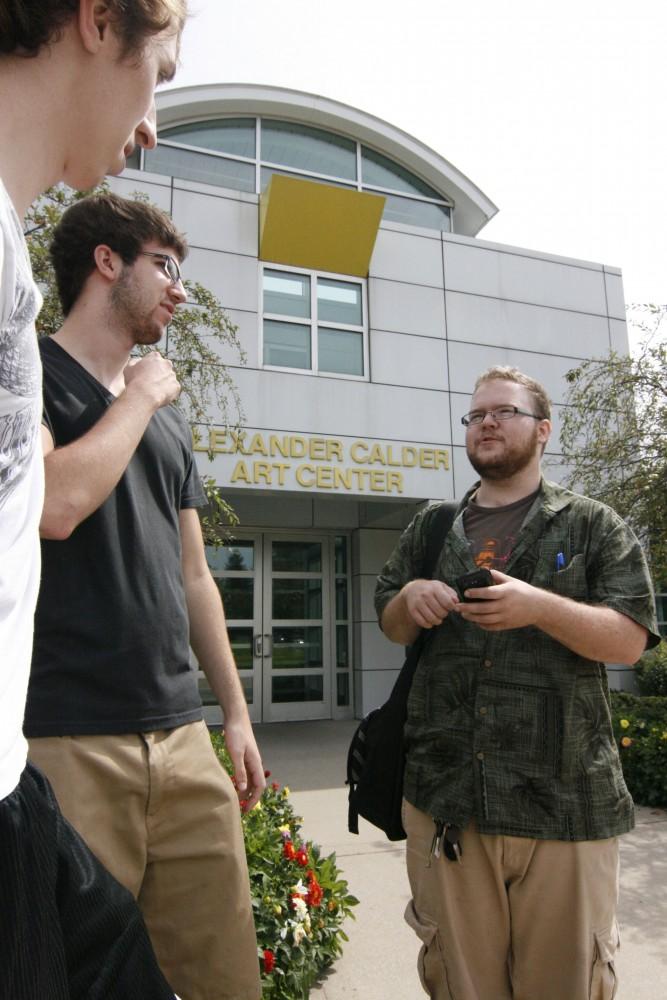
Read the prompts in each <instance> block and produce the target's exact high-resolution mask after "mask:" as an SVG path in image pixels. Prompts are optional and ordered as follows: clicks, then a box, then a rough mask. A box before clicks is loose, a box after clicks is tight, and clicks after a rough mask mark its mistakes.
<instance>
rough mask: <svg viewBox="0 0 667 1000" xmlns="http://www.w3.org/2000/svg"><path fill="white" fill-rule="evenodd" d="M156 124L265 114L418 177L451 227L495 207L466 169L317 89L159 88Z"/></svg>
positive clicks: (461, 228)
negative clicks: (379, 156)
mask: <svg viewBox="0 0 667 1000" xmlns="http://www.w3.org/2000/svg"><path fill="white" fill-rule="evenodd" d="M155 103H156V106H157V120H158V128H159V129H161V128H168V127H172V126H174V125H183V124H186V123H187V122H190V121H200V120H202V119H213V118H216V117H219V116H220V115H270V116H272V117H278V118H281V119H283V120H287V121H296V122H301V123H303V124H306V125H314V126H317V127H319V128H324V129H330V130H331V131H333V132H338V133H342V134H343V135H347V136H350V137H351V138H353V139H357V140H359V141H360V142H363V143H365V144H366V145H368V146H371V147H373V148H374V149H376V150H378V151H379V152H381V153H384V154H385V155H386V156H388V157H390V158H391V159H392V160H395V161H396V162H397V163H399V164H401V165H402V166H404V167H406V168H407V169H408V170H411V171H413V172H414V173H415V174H417V175H418V176H420V177H422V178H423V179H424V180H425V181H426V182H427V183H428V184H430V185H431V186H432V187H434V188H435V189H436V190H437V191H439V192H442V194H443V195H445V196H447V197H448V198H450V199H451V200H452V201H453V202H454V220H455V231H456V232H457V233H460V234H462V235H464V236H476V235H477V233H478V232H479V231H480V229H481V228H482V227H483V226H484V225H486V223H487V222H488V221H489V219H491V218H492V217H493V216H494V215H495V214H496V212H497V211H498V209H497V207H496V206H495V205H494V204H493V202H492V201H490V199H489V198H487V197H486V195H485V194H484V193H483V192H482V191H480V189H479V188H478V187H476V186H475V185H474V184H473V183H472V181H471V180H469V179H468V178H467V177H466V176H465V174H462V173H461V171H460V170H457V169H456V167H454V166H452V164H451V163H449V162H448V161H447V160H445V159H444V157H442V156H440V155H439V154H438V153H436V152H434V151H433V150H432V149H430V148H429V147H428V146H426V145H424V143H422V142H420V141H419V140H418V139H414V138H413V137H412V136H411V135H408V133H407V132H403V131H402V130H401V129H399V128H396V127H395V126H394V125H390V124H389V123H388V122H385V121H383V120H382V119H381V118H376V117H375V116H374V115H369V114H367V113H366V112H365V111H359V110H358V109H357V108H352V107H350V106H349V105H347V104H342V103H340V102H339V101H332V100H330V99H329V98H327V97H319V96H318V95H317V94H307V93H305V92H303V91H300V90H288V89H286V88H283V87H269V86H264V85H262V84H250V83H219V84H202V85H199V86H195V87H174V88H171V89H169V90H163V91H160V93H158V94H157V95H156V100H155Z"/></svg>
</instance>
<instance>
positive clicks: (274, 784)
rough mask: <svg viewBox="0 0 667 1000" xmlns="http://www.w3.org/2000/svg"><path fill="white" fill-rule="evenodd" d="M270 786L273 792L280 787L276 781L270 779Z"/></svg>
mask: <svg viewBox="0 0 667 1000" xmlns="http://www.w3.org/2000/svg"><path fill="white" fill-rule="evenodd" d="M271 788H272V789H273V790H274V792H277V791H278V789H279V788H280V785H279V784H278V782H277V781H272V782H271Z"/></svg>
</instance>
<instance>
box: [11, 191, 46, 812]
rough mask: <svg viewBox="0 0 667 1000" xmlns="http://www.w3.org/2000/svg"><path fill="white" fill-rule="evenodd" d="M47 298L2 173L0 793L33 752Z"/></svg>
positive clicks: (18, 775) (13, 780)
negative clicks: (26, 721) (31, 677)
mask: <svg viewBox="0 0 667 1000" xmlns="http://www.w3.org/2000/svg"><path fill="white" fill-rule="evenodd" d="M41 304H42V299H41V295H40V293H39V291H38V290H37V286H36V285H35V283H34V281H33V280H32V273H31V269H30V260H29V257H28V251H27V248H26V245H25V240H24V239H23V232H22V229H21V224H20V222H19V219H18V217H17V215H16V212H15V211H14V206H13V205H12V203H11V201H10V199H9V195H8V194H7V192H6V190H5V187H4V185H3V183H2V181H1V180H0V799H2V798H5V797H6V796H7V795H9V794H10V792H12V791H13V790H14V788H15V787H16V785H17V784H18V780H19V777H20V775H21V771H22V770H23V768H24V766H25V761H26V755H27V745H26V742H25V740H24V738H23V734H22V732H21V729H22V725H23V711H24V707H25V697H26V690H27V686H28V674H29V670H30V657H31V652H32V630H33V615H34V611H35V602H36V600H37V589H38V586H39V566H40V552H39V537H38V527H39V518H40V515H41V511H42V501H43V498H44V462H43V459H42V449H41V444H40V441H39V426H40V422H41V412H42V369H41V364H40V360H39V351H38V349H37V335H36V333H35V318H36V316H37V314H38V312H39V310H40V308H41Z"/></svg>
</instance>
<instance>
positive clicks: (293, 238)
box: [259, 174, 385, 278]
mask: <svg viewBox="0 0 667 1000" xmlns="http://www.w3.org/2000/svg"><path fill="white" fill-rule="evenodd" d="M384 203H385V199H384V198H383V197H382V196H381V195H377V194H368V193H367V192H365V191H350V190H348V189H346V188H340V187H334V186H333V185H331V184H319V183H317V182H316V181H307V180H301V179H300V178H294V177H284V176H282V175H281V174H274V175H273V176H272V177H271V180H270V181H269V186H268V187H267V189H266V191H265V192H264V193H263V194H262V196H261V198H260V212H259V256H260V259H261V260H267V261H272V262H273V263H276V264H291V265H292V266H293V267H308V268H312V269H313V270H316V271H333V272H334V273H335V274H353V275H356V276H357V277H359V278H363V277H365V276H366V275H367V274H368V265H369V262H370V259H371V254H372V252H373V247H374V245H375V237H376V235H377V231H378V226H379V225H380V219H381V218H382V212H383V210H384Z"/></svg>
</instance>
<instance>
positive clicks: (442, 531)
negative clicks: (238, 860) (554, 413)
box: [346, 503, 458, 840]
mask: <svg viewBox="0 0 667 1000" xmlns="http://www.w3.org/2000/svg"><path fill="white" fill-rule="evenodd" d="M457 509H458V504H457V503H442V504H441V505H440V507H438V509H437V510H436V512H435V513H434V515H433V519H432V521H431V523H430V525H429V527H428V534H427V538H426V552H425V556H424V564H423V566H422V574H423V578H424V579H430V578H431V577H432V576H433V573H434V571H435V567H436V565H437V562H438V556H439V555H440V552H441V551H442V546H443V544H444V541H445V538H446V536H447V533H448V531H449V529H450V528H451V526H452V523H453V521H454V517H455V515H456V511H457ZM429 631H430V630H429V629H422V631H421V632H420V633H419V635H418V636H417V638H416V639H415V641H414V642H413V644H412V645H411V646H410V648H409V649H408V654H407V657H406V660H405V663H404V664H403V666H402V667H401V672H400V674H399V675H398V677H397V678H396V682H395V684H394V687H393V688H392V692H391V694H390V695H389V698H388V700H387V701H386V702H385V703H384V705H381V706H380V708H375V709H373V711H372V712H369V714H368V715H366V716H365V717H364V718H363V719H362V720H361V722H360V723H359V725H358V726H357V729H356V730H355V733H354V736H353V737H352V741H351V743H350V747H349V750H348V752H347V781H346V784H347V785H349V788H350V791H349V796H348V818H347V828H348V830H349V831H350V833H359V816H363V818H364V819H366V820H368V822H369V823H372V824H373V826H377V827H379V829H380V830H383V831H384V833H385V834H386V835H387V837H388V839H389V840H405V830H404V829H403V824H402V822H401V802H402V799H403V772H404V770H405V746H404V738H403V727H404V725H405V720H406V717H407V706H408V695H409V694H410V687H411V686H412V678H413V676H414V673H415V670H416V669H417V663H418V661H419V657H420V654H421V651H422V648H423V645H424V639H425V637H426V635H428V634H429Z"/></svg>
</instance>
